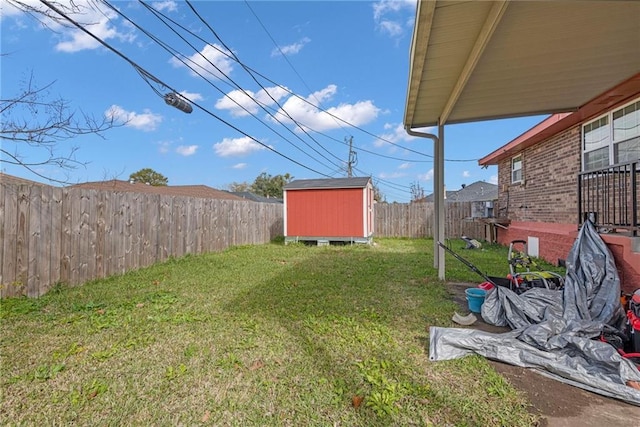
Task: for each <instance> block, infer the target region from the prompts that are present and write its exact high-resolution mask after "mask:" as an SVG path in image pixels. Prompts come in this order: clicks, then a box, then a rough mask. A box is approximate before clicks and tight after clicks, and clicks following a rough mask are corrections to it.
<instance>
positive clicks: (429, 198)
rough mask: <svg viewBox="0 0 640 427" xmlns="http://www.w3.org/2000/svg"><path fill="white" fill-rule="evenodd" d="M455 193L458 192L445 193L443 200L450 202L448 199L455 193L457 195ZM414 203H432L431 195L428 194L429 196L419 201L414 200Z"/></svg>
mask: <svg viewBox="0 0 640 427" xmlns="http://www.w3.org/2000/svg"><path fill="white" fill-rule="evenodd" d="M457 192H458V190H449V191H445V196H444V198H445V199H446V200H450V199H451V197H452V196H453V195H454V194H455V193H457ZM414 202H433V193H431V194H429V195H427V196H425V197H423V198H422V199H420V200H414Z"/></svg>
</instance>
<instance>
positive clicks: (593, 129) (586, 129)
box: [582, 100, 640, 171]
mask: <svg viewBox="0 0 640 427" xmlns="http://www.w3.org/2000/svg"><path fill="white" fill-rule="evenodd" d="M638 159H640V100H636V101H635V102H632V103H630V104H628V105H625V106H623V107H622V108H618V109H616V110H613V111H610V112H609V113H607V114H606V115H604V116H602V117H599V118H597V119H596V120H594V121H592V122H589V123H587V124H585V125H584V126H583V127H582V169H583V170H584V171H589V170H595V169H602V168H606V167H607V166H610V165H614V164H618V163H626V162H630V161H633V160H638Z"/></svg>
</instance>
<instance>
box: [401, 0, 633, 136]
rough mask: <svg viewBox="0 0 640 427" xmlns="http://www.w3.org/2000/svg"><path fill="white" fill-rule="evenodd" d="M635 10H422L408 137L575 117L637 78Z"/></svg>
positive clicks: (523, 5)
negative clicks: (473, 125)
mask: <svg viewBox="0 0 640 427" xmlns="http://www.w3.org/2000/svg"><path fill="white" fill-rule="evenodd" d="M638 16H640V2H638V1H619V0H618V1H456V2H453V1H447V0H433V1H419V2H417V9H416V20H415V28H414V34H413V40H412V44H411V57H410V64H409V67H410V68H409V88H408V93H407V97H406V99H407V102H406V106H405V115H404V125H405V128H407V127H408V128H421V127H427V126H435V125H438V124H440V125H445V124H453V123H463V122H472V121H478V120H487V119H497V118H507V117H517V116H526V115H530V116H531V115H540V114H553V113H558V112H566V111H575V110H576V109H578V108H580V107H581V106H583V105H585V104H586V103H587V102H589V100H591V99H593V98H594V97H596V96H597V95H598V94H600V93H602V92H604V91H605V90H607V89H608V88H610V87H612V86H614V85H617V84H619V83H620V82H622V81H625V80H626V79H629V78H630V77H631V76H633V75H634V74H636V73H637V72H638V70H639V69H640V19H638Z"/></svg>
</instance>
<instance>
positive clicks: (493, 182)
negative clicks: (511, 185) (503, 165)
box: [489, 175, 498, 185]
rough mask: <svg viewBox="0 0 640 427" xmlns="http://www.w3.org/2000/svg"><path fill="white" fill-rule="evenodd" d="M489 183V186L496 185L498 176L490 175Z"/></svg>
mask: <svg viewBox="0 0 640 427" xmlns="http://www.w3.org/2000/svg"><path fill="white" fill-rule="evenodd" d="M489 182H490V183H491V184H496V185H498V175H491V177H490V178H489Z"/></svg>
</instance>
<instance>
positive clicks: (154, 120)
mask: <svg viewBox="0 0 640 427" xmlns="http://www.w3.org/2000/svg"><path fill="white" fill-rule="evenodd" d="M143 111H144V112H143V113H136V112H134V111H127V110H125V109H124V108H122V107H120V106H119V105H112V106H111V107H109V108H108V109H107V111H105V113H104V115H105V117H106V118H107V119H109V120H111V119H113V120H114V121H116V122H121V123H123V124H124V125H125V126H126V127H131V128H134V129H138V130H143V131H145V132H149V131H152V130H156V128H157V127H158V125H159V124H160V122H162V116H161V115H159V114H153V113H152V112H151V111H149V110H148V109H145V110H143Z"/></svg>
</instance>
